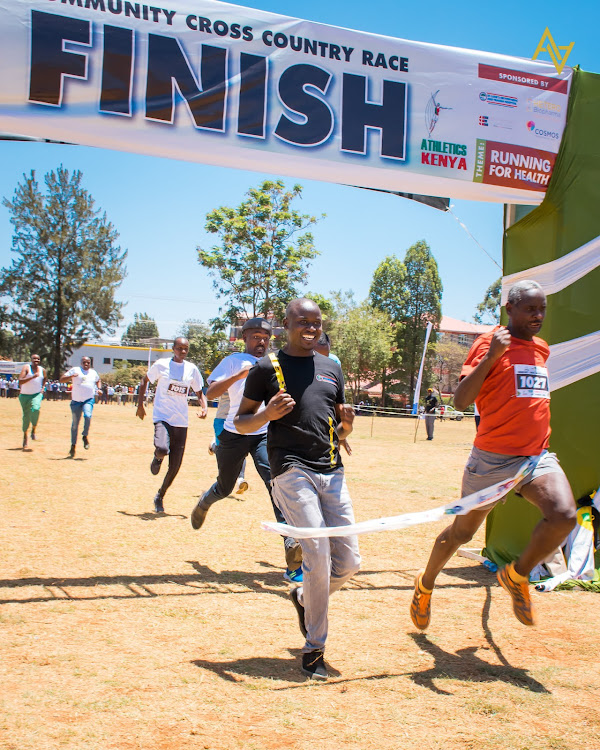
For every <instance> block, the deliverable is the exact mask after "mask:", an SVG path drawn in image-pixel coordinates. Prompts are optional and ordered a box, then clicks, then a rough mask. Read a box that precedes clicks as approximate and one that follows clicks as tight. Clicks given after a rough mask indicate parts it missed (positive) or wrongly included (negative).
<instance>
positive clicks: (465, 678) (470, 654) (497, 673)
mask: <svg viewBox="0 0 600 750" xmlns="http://www.w3.org/2000/svg"><path fill="white" fill-rule="evenodd" d="M409 635H410V637H411V638H412V639H413V640H414V642H415V643H416V645H417V646H418V647H419V648H420V649H422V650H423V651H426V652H427V653H428V654H430V655H431V656H433V658H434V659H435V664H434V665H433V667H431V668H430V669H426V670H425V671H423V672H413V673H411V674H410V675H409V676H410V678H411V680H412V681H413V682H414V683H416V684H417V685H421V686H422V687H426V688H428V689H429V690H431V691H432V692H434V693H437V694H438V695H452V693H451V692H450V691H449V690H443V689H442V688H440V687H438V686H437V685H436V684H435V683H434V680H436V679H442V680H444V679H445V680H448V679H450V680H461V681H462V682H506V683H507V684H509V685H515V686H516V687H520V688H523V690H529V691H531V692H532V693H545V694H547V695H548V694H550V692H551V691H550V690H548V689H547V688H546V687H544V685H542V683H541V682H538V681H537V680H536V679H535V678H534V677H532V676H531V675H530V674H529V673H528V671H527V670H526V669H521V668H520V667H513V666H511V665H510V664H509V663H508V661H507V660H506V659H505V658H504V657H503V658H502V664H500V665H496V664H490V663H489V662H487V661H485V660H484V659H480V658H479V657H478V656H477V655H476V651H477V649H478V647H477V646H469V647H467V648H461V649H459V650H458V651H457V652H456V653H455V654H451V653H448V652H447V651H444V650H443V649H442V648H440V647H439V646H436V645H435V644H434V643H432V642H431V641H430V640H429V639H428V638H427V636H426V635H425V634H423V633H410V634H409ZM496 648H497V647H496ZM496 648H495V649H494V650H496Z"/></svg>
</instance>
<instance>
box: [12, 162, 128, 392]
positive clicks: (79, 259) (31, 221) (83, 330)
mask: <svg viewBox="0 0 600 750" xmlns="http://www.w3.org/2000/svg"><path fill="white" fill-rule="evenodd" d="M44 181H45V186H46V189H45V191H44V192H42V191H41V190H40V187H39V185H38V183H37V181H36V179H35V172H33V171H32V172H31V174H30V176H29V177H26V176H24V181H23V183H22V184H19V185H17V188H16V190H15V193H14V196H13V199H12V201H9V200H7V199H6V198H5V199H4V201H3V205H4V206H5V207H6V208H7V209H8V210H9V213H10V215H11V223H12V224H13V226H14V235H13V240H12V251H13V253H15V255H16V258H13V262H12V265H11V266H10V268H6V269H3V270H2V272H1V273H0V295H6V296H9V297H11V300H12V301H11V305H10V308H9V311H8V322H9V324H10V327H11V329H12V330H13V332H14V333H15V334H16V335H18V336H19V337H21V339H22V340H23V341H24V342H27V346H28V348H29V349H30V350H35V351H37V352H38V353H39V354H40V356H41V357H42V360H45V361H47V362H48V365H49V370H50V371H51V372H52V373H53V376H54V377H58V375H59V374H60V371H61V369H62V367H63V366H64V364H65V362H66V359H67V357H68V356H69V355H70V354H71V352H72V351H73V349H74V347H76V346H79V345H80V344H82V343H83V342H84V341H85V340H86V339H88V338H93V337H94V336H99V335H100V334H103V333H105V332H109V333H112V332H113V331H114V327H115V326H116V324H117V323H118V322H119V320H120V318H121V307H122V305H121V303H118V302H116V301H115V298H114V295H115V291H116V289H117V287H118V286H119V284H120V283H121V281H122V280H123V278H124V277H125V274H126V270H125V262H124V261H125V257H126V255H127V252H126V251H123V252H122V251H121V248H120V247H118V245H116V241H117V238H118V236H119V235H118V233H117V231H116V230H115V229H114V227H113V225H112V224H111V223H110V222H109V221H108V220H107V218H106V214H101V213H100V211H99V210H96V209H95V207H94V200H93V198H92V197H91V196H90V194H89V193H88V192H87V191H86V190H85V189H84V188H83V187H82V184H81V182H82V174H81V172H79V171H76V172H74V173H73V174H72V175H70V174H69V172H68V171H67V170H66V169H63V168H62V167H59V168H58V169H57V170H56V171H51V172H49V173H48V174H47V175H46V176H45V178H44Z"/></svg>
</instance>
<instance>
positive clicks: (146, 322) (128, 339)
mask: <svg viewBox="0 0 600 750" xmlns="http://www.w3.org/2000/svg"><path fill="white" fill-rule="evenodd" d="M158 335H159V334H158V326H157V325H156V323H155V322H154V318H151V317H150V316H149V315H148V314H147V313H135V314H134V316H133V323H130V324H129V325H128V326H127V330H126V331H125V333H124V334H123V335H122V336H121V343H122V344H123V345H124V346H137V345H138V344H139V342H140V340H141V339H151V338H158Z"/></svg>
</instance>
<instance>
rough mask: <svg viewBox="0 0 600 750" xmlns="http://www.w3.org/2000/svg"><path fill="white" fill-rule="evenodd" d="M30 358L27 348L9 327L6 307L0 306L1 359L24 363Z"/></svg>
mask: <svg viewBox="0 0 600 750" xmlns="http://www.w3.org/2000/svg"><path fill="white" fill-rule="evenodd" d="M28 358H29V352H28V349H27V347H26V346H25V345H24V344H23V342H22V341H21V339H20V338H19V337H18V336H15V334H14V333H13V332H12V331H11V330H10V328H9V327H8V312H7V307H6V305H2V304H0V359H9V360H15V361H24V360H25V359H28Z"/></svg>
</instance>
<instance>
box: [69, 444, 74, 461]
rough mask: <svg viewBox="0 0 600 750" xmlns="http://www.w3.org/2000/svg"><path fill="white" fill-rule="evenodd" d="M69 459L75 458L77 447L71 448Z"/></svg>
mask: <svg viewBox="0 0 600 750" xmlns="http://www.w3.org/2000/svg"><path fill="white" fill-rule="evenodd" d="M69 458H75V446H74V445H72V446H71V450H70V451H69Z"/></svg>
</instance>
